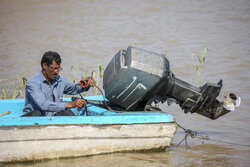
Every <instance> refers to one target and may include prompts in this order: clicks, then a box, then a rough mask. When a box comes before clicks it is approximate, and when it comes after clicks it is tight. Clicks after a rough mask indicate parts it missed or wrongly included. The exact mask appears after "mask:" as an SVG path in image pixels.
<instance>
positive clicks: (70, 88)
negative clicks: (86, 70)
mask: <svg viewBox="0 0 250 167" xmlns="http://www.w3.org/2000/svg"><path fill="white" fill-rule="evenodd" d="M63 79H64V83H65V88H64V92H63V93H65V94H68V95H75V94H79V93H82V92H85V91H88V90H89V88H90V87H93V86H95V80H94V79H93V78H92V77H88V78H86V79H85V80H84V81H85V82H86V83H87V85H86V86H85V87H82V86H81V84H74V83H73V82H70V81H69V80H67V79H66V78H63Z"/></svg>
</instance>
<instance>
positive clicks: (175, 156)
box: [0, 0, 250, 166]
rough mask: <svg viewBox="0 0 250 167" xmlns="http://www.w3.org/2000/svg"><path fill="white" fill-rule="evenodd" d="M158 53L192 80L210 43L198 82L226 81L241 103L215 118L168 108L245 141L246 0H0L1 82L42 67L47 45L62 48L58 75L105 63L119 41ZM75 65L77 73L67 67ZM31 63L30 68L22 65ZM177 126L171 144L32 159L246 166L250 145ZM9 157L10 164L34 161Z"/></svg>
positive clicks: (249, 11) (249, 66) (196, 125)
mask: <svg viewBox="0 0 250 167" xmlns="http://www.w3.org/2000/svg"><path fill="white" fill-rule="evenodd" d="M132 44H135V46H137V47H141V48H144V49H148V50H152V51H155V52H159V53H163V54H165V55H166V56H167V58H168V59H169V60H170V65H171V70H172V71H173V72H174V73H175V75H176V76H177V77H178V78H181V79H183V80H185V81H187V82H189V83H191V84H193V85H196V84H197V82H196V81H197V77H196V71H195V65H197V64H198V61H197V57H195V56H194V57H193V58H192V55H195V54H196V55H200V54H201V51H202V49H204V48H205V47H207V48H208V49H209V50H208V52H207V54H206V62H205V64H204V65H203V66H202V71H201V84H204V83H205V82H213V83H215V82H218V81H219V80H220V79H223V81H224V87H223V89H222V93H224V94H226V93H228V92H234V93H236V94H238V95H239V96H241V98H242V105H241V107H240V108H239V109H238V110H237V111H235V112H232V113H229V114H227V115H226V116H224V117H222V118H219V119H218V120H215V121H211V120H209V119H206V118H203V117H202V116H198V115H195V114H193V115H190V114H187V115H185V114H183V112H182V111H181V110H180V108H178V106H175V105H173V106H171V107H168V106H167V105H166V104H163V105H161V107H162V108H163V109H164V110H165V111H169V112H170V113H171V114H172V115H173V116H174V117H175V118H176V119H177V121H178V122H179V123H181V124H182V125H183V126H184V127H187V128H191V129H194V130H196V131H197V132H198V133H200V134H201V135H204V136H209V137H210V138H213V139H218V140H225V141H229V142H234V143H241V144H248V145H249V144H250V135H249V134H250V125H249V121H250V115H249V107H250V97H249V93H250V75H249V70H250V57H249V54H250V47H249V46H250V1H248V0H238V1H232V0H220V1H215V0H207V1H206V0H205V1H192V0H185V1H184V0H183V1H165V0H160V1H156V2H153V1H150V0H141V1H139V0H136V1H126V0H125V1H124V0H119V1H118V0H117V1H114V0H105V1H92V0H89V1H58V0H53V1H52V0H50V1H49V0H45V1H39V0H38V1H23V0H12V1H8V0H0V88H1V89H7V88H8V87H9V86H10V84H11V82H14V81H16V79H17V78H20V77H22V76H25V77H30V76H32V75H33V74H35V73H36V72H38V71H39V70H40V65H39V63H40V59H41V56H42V54H43V53H44V52H45V51H47V50H54V51H57V52H58V53H59V54H61V55H62V61H63V62H62V67H63V69H64V70H63V71H62V73H61V74H62V75H64V76H66V77H67V78H69V79H74V78H80V77H81V76H82V75H83V73H84V70H85V71H86V69H89V72H90V71H91V70H96V69H97V65H98V64H100V65H101V66H103V67H105V66H106V65H107V63H108V62H109V60H110V59H111V58H112V56H113V55H114V54H115V53H116V52H117V51H118V50H119V49H121V48H126V47H127V46H129V45H132ZM72 66H74V67H75V68H76V71H77V72H76V73H74V72H73V70H71V67H72ZM27 69H29V70H28V72H27V73H25V71H26V70H27ZM183 136H184V133H183V132H182V130H180V129H179V130H178V132H177V134H176V136H175V138H174V140H173V146H171V148H170V149H169V150H168V151H164V152H150V153H119V154H110V155H99V156H93V157H82V158H76V159H63V160H52V161H46V162H39V163H36V164H35V165H36V166H249V165H250V160H249V158H250V154H249V153H250V149H249V147H242V146H236V145H228V144H225V143H219V142H214V141H206V142H205V145H204V147H202V141H201V140H198V139H188V144H189V146H190V148H186V147H185V144H184V143H182V144H181V146H180V147H177V148H176V147H175V145H177V143H179V141H180V140H181V139H182V138H183ZM33 165H34V164H11V165H10V166H33Z"/></svg>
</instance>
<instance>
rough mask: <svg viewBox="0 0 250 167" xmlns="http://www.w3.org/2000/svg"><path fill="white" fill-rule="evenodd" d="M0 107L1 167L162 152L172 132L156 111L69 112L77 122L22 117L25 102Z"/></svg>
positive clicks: (90, 106)
mask: <svg viewBox="0 0 250 167" xmlns="http://www.w3.org/2000/svg"><path fill="white" fill-rule="evenodd" d="M84 98H85V99H86V100H102V99H103V97H102V96H86V97H84ZM63 100H64V101H71V99H70V98H64V99H63ZM0 106H1V108H0V113H2V114H1V116H0V134H1V135H0V162H1V163H4V162H20V161H35V160H44V159H54V158H64V157H79V156H90V155H96V154H106V153H113V152H127V151H139V150H151V149H166V148H168V147H169V146H170V143H171V141H172V138H173V136H174V135H175V132H176V130H177V124H176V123H175V121H174V118H173V117H172V116H171V115H170V114H167V113H165V112H159V111H158V112H146V111H145V112H137V111H130V112H114V111H108V110H107V109H105V108H101V107H98V106H96V105H93V104H88V105H87V110H86V109H85V108H82V109H81V108H76V109H73V110H72V111H73V112H74V113H75V114H76V116H47V117H44V116H43V117H42V116H41V117H39V116H37V117H21V116H22V114H23V113H22V109H23V108H24V99H5V100H0ZM86 111H87V112H86Z"/></svg>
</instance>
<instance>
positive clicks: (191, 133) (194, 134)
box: [174, 121, 250, 147]
mask: <svg viewBox="0 0 250 167" xmlns="http://www.w3.org/2000/svg"><path fill="white" fill-rule="evenodd" d="M174 122H175V123H176V124H177V126H178V127H179V128H181V129H182V130H184V132H185V133H186V135H185V136H184V138H183V139H182V140H181V141H180V142H179V143H178V144H177V145H176V147H178V146H179V145H180V144H181V143H182V142H183V141H184V140H185V145H186V147H189V146H188V143H187V138H188V136H190V137H191V138H197V139H201V140H202V146H204V143H205V140H210V141H214V142H220V143H224V144H229V145H235V146H242V147H250V145H249V144H240V143H235V142H229V141H224V140H218V139H213V138H210V137H208V136H202V135H200V134H198V133H197V132H196V131H194V130H191V129H186V128H184V127H183V126H181V125H180V124H179V123H177V122H176V121H174Z"/></svg>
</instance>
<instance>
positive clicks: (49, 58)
mask: <svg viewBox="0 0 250 167" xmlns="http://www.w3.org/2000/svg"><path fill="white" fill-rule="evenodd" d="M53 61H55V62H56V64H58V65H60V64H61V57H60V55H59V54H58V53H57V52H52V51H48V52H45V53H44V54H43V57H42V60H41V66H42V68H43V63H46V64H47V66H50V65H51V64H52V62H53Z"/></svg>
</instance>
